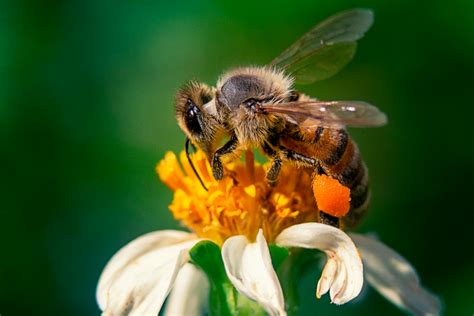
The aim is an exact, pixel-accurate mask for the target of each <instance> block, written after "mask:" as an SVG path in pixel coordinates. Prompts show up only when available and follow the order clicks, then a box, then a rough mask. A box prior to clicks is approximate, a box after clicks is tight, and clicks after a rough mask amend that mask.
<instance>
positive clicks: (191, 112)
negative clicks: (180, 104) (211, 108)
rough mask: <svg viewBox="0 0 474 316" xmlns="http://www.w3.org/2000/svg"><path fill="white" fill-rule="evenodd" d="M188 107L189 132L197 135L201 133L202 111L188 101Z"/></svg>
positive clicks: (186, 117) (187, 122)
mask: <svg viewBox="0 0 474 316" xmlns="http://www.w3.org/2000/svg"><path fill="white" fill-rule="evenodd" d="M186 105H187V107H188V108H187V110H186V115H185V118H184V119H185V122H186V126H187V127H188V129H189V131H190V132H191V133H193V134H195V133H201V124H200V121H201V111H200V110H199V108H198V107H197V106H196V104H195V103H194V102H193V101H192V100H190V99H188V101H187V102H186Z"/></svg>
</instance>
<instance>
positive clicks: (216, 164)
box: [212, 135, 239, 180]
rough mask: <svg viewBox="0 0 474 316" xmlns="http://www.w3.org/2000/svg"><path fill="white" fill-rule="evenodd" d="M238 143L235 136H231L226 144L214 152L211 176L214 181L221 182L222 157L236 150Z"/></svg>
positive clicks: (222, 171) (222, 174) (222, 172)
mask: <svg viewBox="0 0 474 316" xmlns="http://www.w3.org/2000/svg"><path fill="white" fill-rule="evenodd" d="M238 143H239V141H238V139H237V136H235V135H232V137H231V138H230V139H229V141H228V142H227V143H225V144H224V146H222V147H221V148H219V149H218V150H216V152H215V153H214V155H213V157H212V174H213V175H214V178H215V179H216V180H221V179H222V178H223V177H224V166H223V165H222V160H221V158H222V156H224V155H227V154H230V153H232V152H234V151H235V150H236V149H237V145H238Z"/></svg>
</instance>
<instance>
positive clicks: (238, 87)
mask: <svg viewBox="0 0 474 316" xmlns="http://www.w3.org/2000/svg"><path fill="white" fill-rule="evenodd" d="M292 84H293V81H292V80H291V79H290V78H289V77H287V76H285V75H284V74H283V73H282V72H280V71H276V70H274V69H270V68H265V67H246V68H239V69H236V70H233V71H230V72H228V73H226V74H224V76H222V77H221V78H220V79H219V82H218V83H217V103H218V105H217V111H218V112H221V113H226V112H228V113H230V112H242V113H245V114H247V115H250V116H252V115H253V114H257V113H259V106H260V105H262V104H265V103H275V102H282V101H285V100H287V99H288V98H289V96H290V94H291V91H292ZM221 115H222V114H221Z"/></svg>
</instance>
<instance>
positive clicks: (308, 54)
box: [176, 9, 386, 227]
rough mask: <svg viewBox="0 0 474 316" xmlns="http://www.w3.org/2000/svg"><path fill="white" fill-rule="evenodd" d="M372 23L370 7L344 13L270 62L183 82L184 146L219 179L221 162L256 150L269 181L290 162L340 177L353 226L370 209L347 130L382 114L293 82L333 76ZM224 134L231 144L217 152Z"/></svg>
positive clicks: (374, 122) (324, 217)
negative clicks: (213, 81) (211, 79)
mask: <svg viewBox="0 0 474 316" xmlns="http://www.w3.org/2000/svg"><path fill="white" fill-rule="evenodd" d="M372 22H373V14H372V12H371V11H370V10H364V9H353V10H349V11H344V12H341V13H339V14H336V15H335V16H332V17H330V18H328V19H326V20H324V21H323V22H321V23H319V24H317V25H316V26H315V27H314V28H313V29H311V30H310V31H309V32H308V33H306V34H305V35H303V36H302V37H301V38H300V39H299V40H297V41H296V42H295V43H294V44H293V45H291V46H290V47H289V48H288V49H286V50H285V51H284V52H283V53H282V54H281V55H280V56H278V57H277V58H275V59H274V60H273V61H272V62H271V63H270V64H269V65H266V66H263V67H242V68H237V69H233V70H231V71H228V72H227V73H225V74H224V75H222V76H221V77H220V78H219V80H218V82H217V85H216V88H215V89H212V88H209V87H207V86H206V85H204V84H200V83H191V84H188V85H186V86H185V87H184V88H182V89H181V90H180V91H179V92H178V96H177V98H176V117H177V119H178V122H179V125H180V127H181V128H182V129H183V130H184V132H185V133H186V135H187V142H186V144H187V145H188V144H189V142H190V141H191V142H192V143H194V144H196V145H197V146H198V147H200V148H201V149H202V150H204V152H206V154H207V155H208V158H209V161H210V162H211V165H212V170H213V175H214V177H215V178H216V179H217V180H220V179H222V178H223V176H224V168H223V164H222V158H223V157H228V156H229V157H237V156H239V155H240V153H241V152H242V151H243V150H251V149H253V148H260V149H261V150H262V152H263V153H264V154H265V155H266V156H267V157H268V158H269V159H271V165H270V167H269V169H268V173H267V180H268V182H269V183H270V184H273V183H275V182H276V181H277V180H278V174H279V172H280V169H281V166H282V164H284V163H287V162H288V163H294V164H296V165H298V166H302V167H306V168H309V169H310V170H311V172H312V173H313V174H314V175H317V174H325V175H328V176H330V177H331V178H334V179H337V180H338V181H339V182H340V183H341V184H342V185H344V186H346V187H348V188H350V190H351V200H350V203H351V208H350V211H349V213H348V214H347V215H345V216H344V217H343V218H342V221H343V224H344V225H346V226H350V227H352V226H354V225H355V224H357V222H358V221H359V219H360V217H361V216H362V215H363V213H364V212H365V210H366V209H367V207H368V203H369V200H370V192H369V187H368V172H367V168H366V166H365V164H364V162H363V161H362V158H361V155H360V153H359V150H358V148H357V145H356V144H355V143H354V142H353V141H352V139H351V138H350V136H349V134H348V132H347V130H346V128H345V127H346V126H353V127H375V126H381V125H383V124H385V123H386V116H385V114H383V113H382V112H381V111H379V110H378V109H377V108H376V107H375V106H373V105H370V104H368V103H366V102H362V101H320V100H317V99H315V98H311V97H309V96H307V95H305V94H303V93H300V92H298V91H296V90H295V89H294V87H293V84H294V83H299V84H309V83H313V82H315V81H318V80H322V79H326V78H328V77H330V76H332V75H334V74H336V73H337V72H338V71H339V70H340V69H342V68H343V67H344V66H345V65H346V64H347V63H348V62H349V61H350V60H351V59H352V57H353V56H354V53H355V50H356V46H357V40H358V39H360V38H361V37H362V36H363V35H364V33H365V32H366V31H367V30H368V29H369V28H370V26H371V25H372ZM206 101H207V102H206ZM224 136H227V137H228V140H227V142H226V143H225V144H224V145H223V146H221V147H219V148H218V144H219V143H220V141H221V140H222V139H223V137H224ZM186 148H187V153H188V146H186ZM188 155H189V153H188ZM316 202H317V201H316ZM320 213H321V221H322V222H326V223H329V224H332V225H335V226H339V224H340V223H339V218H334V217H332V216H330V215H328V214H325V213H324V212H320Z"/></svg>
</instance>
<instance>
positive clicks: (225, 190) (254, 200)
mask: <svg viewBox="0 0 474 316" xmlns="http://www.w3.org/2000/svg"><path fill="white" fill-rule="evenodd" d="M191 159H192V161H193V164H194V166H195V167H196V169H197V171H198V173H199V175H200V177H201V179H202V180H203V182H204V184H205V185H206V187H207V188H208V191H206V190H205V189H204V188H203V187H202V185H201V184H200V182H199V179H198V178H197V176H196V175H195V174H194V172H193V170H192V168H191V166H190V164H189V163H188V161H187V159H186V155H185V153H184V152H181V154H180V162H181V163H179V162H178V159H177V157H176V155H175V154H174V153H172V152H168V153H166V155H165V158H164V159H163V160H161V161H160V162H159V163H158V165H157V166H156V171H157V173H158V175H159V176H160V178H161V180H162V181H163V182H164V183H165V184H166V185H167V186H168V187H169V188H170V189H171V190H173V191H174V198H173V202H172V203H171V205H170V206H169V209H170V210H171V212H172V213H173V215H174V217H175V218H176V219H177V220H179V221H181V222H182V223H183V224H184V225H185V226H187V227H188V228H190V229H191V230H193V231H194V232H196V233H197V234H198V235H199V236H200V237H203V238H208V239H211V240H213V241H214V242H216V243H218V244H222V243H223V242H224V241H225V240H226V239H227V238H228V237H230V236H233V235H245V236H247V237H248V238H249V239H250V240H254V239H255V237H256V235H257V232H258V230H259V228H262V229H263V232H264V235H265V238H266V239H267V241H268V242H272V241H273V240H274V239H275V238H276V236H278V234H279V233H280V232H281V231H282V230H283V229H285V228H287V227H289V226H292V225H295V224H299V223H303V222H310V221H317V219H318V209H317V206H316V202H315V200H314V196H313V193H312V190H311V177H310V173H309V172H307V171H306V170H305V169H301V168H296V167H294V166H291V165H285V166H283V167H282V170H281V173H280V176H279V181H278V183H277V184H276V185H274V186H270V185H269V184H268V183H267V180H266V170H267V168H268V164H264V165H261V164H259V163H258V162H255V161H254V159H253V155H252V154H249V153H247V155H246V159H245V160H246V162H245V163H243V162H241V161H235V162H233V163H226V164H225V176H224V179H222V180H220V181H216V180H215V179H214V177H213V175H212V170H211V167H210V165H209V163H208V160H207V159H206V156H205V154H204V153H203V152H202V151H198V152H197V153H196V154H194V155H193V156H192V158H191Z"/></svg>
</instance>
